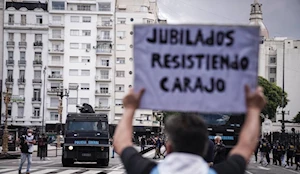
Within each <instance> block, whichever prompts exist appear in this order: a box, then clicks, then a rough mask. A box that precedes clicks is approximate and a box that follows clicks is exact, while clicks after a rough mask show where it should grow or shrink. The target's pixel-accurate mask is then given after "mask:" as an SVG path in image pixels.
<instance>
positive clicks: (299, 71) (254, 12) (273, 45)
mask: <svg viewBox="0 0 300 174" xmlns="http://www.w3.org/2000/svg"><path fill="white" fill-rule="evenodd" d="M250 24H251V25H259V26H260V27H261V37H262V43H261V45H260V54H259V72H258V73H259V75H260V76H262V77H264V78H266V79H267V80H269V81H270V82H273V83H276V85H277V86H280V87H281V88H282V87H283V60H284V89H285V92H287V94H288V99H289V100H290V101H289V102H288V105H287V106H286V107H285V111H286V113H288V114H286V116H285V120H292V119H293V118H294V117H295V116H296V115H297V113H298V112H300V90H299V89H300V68H299V67H300V40H292V39H288V38H276V37H275V38H270V37H269V32H268V29H267V27H266V26H265V25H264V23H263V17H262V5H261V4H260V3H259V2H258V1H257V0H255V1H254V3H253V4H252V5H251V13H250ZM278 112H281V109H279V110H278ZM281 119H282V115H281V114H277V115H276V121H278V120H281Z"/></svg>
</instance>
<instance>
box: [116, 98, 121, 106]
mask: <svg viewBox="0 0 300 174" xmlns="http://www.w3.org/2000/svg"><path fill="white" fill-rule="evenodd" d="M115 104H116V106H123V102H122V99H116V100H115Z"/></svg>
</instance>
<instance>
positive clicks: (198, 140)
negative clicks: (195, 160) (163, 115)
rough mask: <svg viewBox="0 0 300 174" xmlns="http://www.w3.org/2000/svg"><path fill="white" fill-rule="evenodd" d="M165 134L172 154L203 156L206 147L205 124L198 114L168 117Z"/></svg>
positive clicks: (206, 133)
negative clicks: (182, 153) (181, 153)
mask: <svg viewBox="0 0 300 174" xmlns="http://www.w3.org/2000/svg"><path fill="white" fill-rule="evenodd" d="M165 132H166V134H167V137H168V141H169V142H170V143H171V146H172V152H184V153H191V154H195V155H200V156H204V155H205V153H206V150H207V145H208V142H207V141H208V132H207V127H206V124H205V123H204V122H203V120H202V119H201V117H200V116H199V115H198V114H193V113H182V114H179V115H174V116H169V117H168V118H167V119H166V122H165Z"/></svg>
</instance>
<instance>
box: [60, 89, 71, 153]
mask: <svg viewBox="0 0 300 174" xmlns="http://www.w3.org/2000/svg"><path fill="white" fill-rule="evenodd" d="M57 96H59V97H60V100H59V106H58V115H59V123H60V128H59V131H57V147H60V146H61V145H60V136H61V134H62V111H63V105H62V103H63V102H62V100H63V98H64V97H68V96H69V90H68V89H63V88H62V87H60V88H59V89H58V91H57Z"/></svg>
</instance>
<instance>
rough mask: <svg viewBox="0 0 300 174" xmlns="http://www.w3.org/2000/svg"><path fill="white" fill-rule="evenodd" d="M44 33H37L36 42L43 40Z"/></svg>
mask: <svg viewBox="0 0 300 174" xmlns="http://www.w3.org/2000/svg"><path fill="white" fill-rule="evenodd" d="M42 37H43V36H42V34H35V41H36V42H41V41H42Z"/></svg>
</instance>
